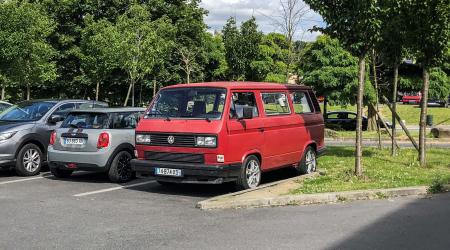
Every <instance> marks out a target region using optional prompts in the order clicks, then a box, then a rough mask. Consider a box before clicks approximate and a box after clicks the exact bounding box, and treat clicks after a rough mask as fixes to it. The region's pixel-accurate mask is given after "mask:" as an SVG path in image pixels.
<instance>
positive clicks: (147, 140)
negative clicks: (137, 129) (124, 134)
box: [136, 134, 151, 143]
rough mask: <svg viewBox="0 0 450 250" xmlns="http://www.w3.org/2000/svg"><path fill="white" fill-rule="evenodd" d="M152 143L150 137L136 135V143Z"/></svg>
mask: <svg viewBox="0 0 450 250" xmlns="http://www.w3.org/2000/svg"><path fill="white" fill-rule="evenodd" d="M150 142H151V139H150V135H142V134H137V135H136V143H150Z"/></svg>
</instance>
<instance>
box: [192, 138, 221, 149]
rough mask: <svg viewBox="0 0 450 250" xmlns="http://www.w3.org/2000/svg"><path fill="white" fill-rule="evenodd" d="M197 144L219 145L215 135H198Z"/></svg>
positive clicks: (202, 145) (199, 145)
mask: <svg viewBox="0 0 450 250" xmlns="http://www.w3.org/2000/svg"><path fill="white" fill-rule="evenodd" d="M195 146H197V147H211V148H215V147H216V146H217V138H216V137H215V136H197V138H196V139H195Z"/></svg>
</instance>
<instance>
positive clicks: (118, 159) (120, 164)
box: [108, 151, 136, 183]
mask: <svg viewBox="0 0 450 250" xmlns="http://www.w3.org/2000/svg"><path fill="white" fill-rule="evenodd" d="M131 159H132V156H131V154H130V153H128V152H127V151H121V152H119V153H117V155H116V156H115V157H114V159H113V161H112V162H111V167H110V168H109V172H108V176H109V180H110V181H112V182H116V183H123V182H127V181H131V180H132V179H133V178H134V177H135V176H136V173H135V172H133V170H131V164H130V160H131Z"/></svg>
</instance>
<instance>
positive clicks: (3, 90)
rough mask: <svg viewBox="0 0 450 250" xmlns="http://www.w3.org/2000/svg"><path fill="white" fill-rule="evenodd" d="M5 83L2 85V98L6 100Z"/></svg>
mask: <svg viewBox="0 0 450 250" xmlns="http://www.w3.org/2000/svg"><path fill="white" fill-rule="evenodd" d="M5 92H6V91H5V85H2V100H5Z"/></svg>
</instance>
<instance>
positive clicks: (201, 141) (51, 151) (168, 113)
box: [0, 82, 325, 189]
mask: <svg viewBox="0 0 450 250" xmlns="http://www.w3.org/2000/svg"><path fill="white" fill-rule="evenodd" d="M89 103H90V104H91V106H95V107H97V106H102V105H104V104H103V103H96V102H90V101H83V100H65V101H51V100H41V101H32V102H24V103H21V104H18V105H15V106H12V107H10V108H9V109H8V110H6V111H5V112H3V113H1V115H0V152H1V153H0V166H4V167H9V166H13V167H14V168H15V169H16V171H17V173H19V174H20V175H35V174H37V173H38V172H39V171H40V169H41V167H42V164H43V163H44V162H46V161H48V165H49V167H50V171H51V173H52V174H53V175H54V176H56V177H58V178H67V177H69V176H70V175H71V174H72V173H73V172H74V171H78V170H83V171H86V170H87V171H96V172H105V173H107V174H108V176H109V178H110V180H111V181H114V182H126V181H129V180H130V179H132V178H134V177H135V175H138V176H141V177H145V176H152V177H153V178H155V179H156V180H157V181H158V182H159V183H161V184H163V185H165V184H169V183H213V184H218V183H224V182H235V183H236V184H237V186H238V187H239V188H241V189H247V188H255V187H257V186H258V185H259V184H260V182H261V175H262V173H263V172H267V171H271V170H275V169H279V168H286V167H290V168H293V169H295V170H296V171H297V173H299V174H305V173H311V172H313V171H315V170H316V166H317V157H318V156H319V155H321V154H322V153H323V152H324V151H325V144H324V120H323V116H322V114H321V111H320V107H319V104H318V102H317V99H316V97H315V95H314V93H313V92H312V90H311V88H309V87H304V86H297V85H281V84H270V83H249V82H246V83H243V82H239V83H227V82H218V83H199V84H189V85H174V86H170V87H166V88H163V89H161V90H160V91H159V93H158V94H157V95H156V97H155V98H154V100H153V101H152V103H151V104H150V107H149V108H148V109H147V110H146V111H145V109H140V108H93V109H92V108H83V107H82V106H84V105H89ZM69 106H70V108H69ZM104 106H106V105H104ZM144 111H145V112H144ZM133 158H134V159H133Z"/></svg>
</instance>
